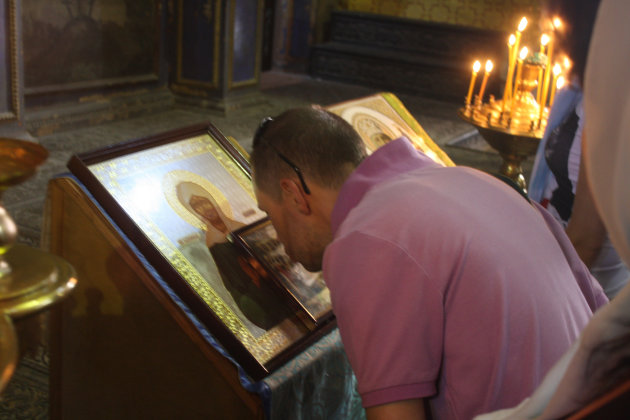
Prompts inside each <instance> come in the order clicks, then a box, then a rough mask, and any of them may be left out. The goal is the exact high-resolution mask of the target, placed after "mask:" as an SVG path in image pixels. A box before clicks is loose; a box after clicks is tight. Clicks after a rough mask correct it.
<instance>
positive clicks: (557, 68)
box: [549, 63, 564, 108]
mask: <svg viewBox="0 0 630 420" xmlns="http://www.w3.org/2000/svg"><path fill="white" fill-rule="evenodd" d="M561 71H562V68H561V67H560V64H558V63H556V64H555V65H554V66H553V83H552V85H551V95H550V96H549V108H551V106H552V105H553V97H554V95H555V94H556V87H557V85H558V81H559V80H560V78H559V77H558V76H560V72H561ZM562 84H564V78H562ZM560 87H562V85H560ZM558 89H559V88H558Z"/></svg>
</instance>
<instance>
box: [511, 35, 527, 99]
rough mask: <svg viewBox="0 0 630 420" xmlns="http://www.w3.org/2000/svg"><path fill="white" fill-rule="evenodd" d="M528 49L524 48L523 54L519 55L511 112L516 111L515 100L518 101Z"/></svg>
mask: <svg viewBox="0 0 630 420" xmlns="http://www.w3.org/2000/svg"><path fill="white" fill-rule="evenodd" d="M527 53H528V50H527V47H523V49H522V50H521V52H520V53H519V55H518V60H517V64H516V81H515V82H514V95H512V106H511V108H510V109H511V111H514V100H515V99H516V95H517V94H518V86H519V84H520V83H521V78H522V73H523V60H525V57H527Z"/></svg>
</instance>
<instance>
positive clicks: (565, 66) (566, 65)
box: [562, 55, 573, 70]
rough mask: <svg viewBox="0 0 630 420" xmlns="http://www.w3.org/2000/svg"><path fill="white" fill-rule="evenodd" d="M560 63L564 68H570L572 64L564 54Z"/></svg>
mask: <svg viewBox="0 0 630 420" xmlns="http://www.w3.org/2000/svg"><path fill="white" fill-rule="evenodd" d="M562 65H563V66H564V68H565V69H567V70H568V69H570V68H571V66H573V63H571V59H570V58H569V57H567V56H566V55H565V56H564V60H563V62H562Z"/></svg>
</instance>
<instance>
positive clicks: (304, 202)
mask: <svg viewBox="0 0 630 420" xmlns="http://www.w3.org/2000/svg"><path fill="white" fill-rule="evenodd" d="M280 189H281V190H282V200H283V201H284V202H285V203H286V204H287V206H288V207H289V208H290V209H295V210H297V211H298V212H300V213H302V214H305V215H308V214H310V213H311V206H310V204H309V202H308V199H307V197H306V194H305V193H304V191H302V189H301V188H300V186H299V185H298V184H297V183H296V182H295V181H293V180H292V179H290V178H283V179H281V180H280Z"/></svg>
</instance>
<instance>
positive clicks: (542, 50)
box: [536, 34, 549, 103]
mask: <svg viewBox="0 0 630 420" xmlns="http://www.w3.org/2000/svg"><path fill="white" fill-rule="evenodd" d="M548 43H549V35H547V34H542V35H541V37H540V54H544V53H545V47H546V46H547V44H548ZM542 82H543V70H542V67H541V68H539V69H538V89H536V102H538V103H540V98H541V96H542Z"/></svg>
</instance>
